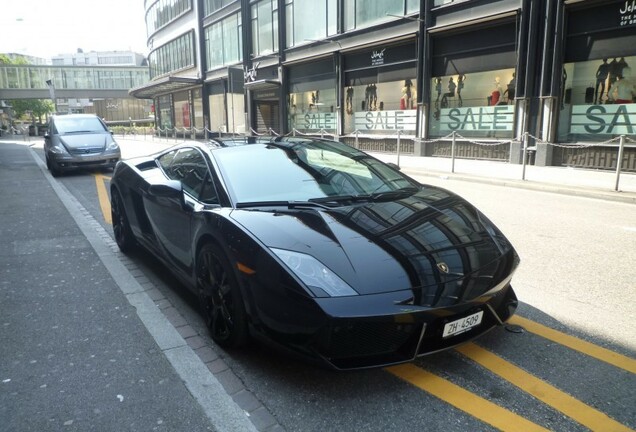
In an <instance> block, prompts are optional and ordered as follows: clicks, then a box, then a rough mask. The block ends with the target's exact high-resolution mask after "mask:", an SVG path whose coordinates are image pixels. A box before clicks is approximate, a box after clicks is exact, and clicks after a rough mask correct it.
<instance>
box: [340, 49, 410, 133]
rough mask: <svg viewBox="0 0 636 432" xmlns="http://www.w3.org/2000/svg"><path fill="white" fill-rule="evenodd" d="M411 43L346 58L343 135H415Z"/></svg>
mask: <svg viewBox="0 0 636 432" xmlns="http://www.w3.org/2000/svg"><path fill="white" fill-rule="evenodd" d="M415 46H416V45H415V43H409V44H406V45H396V46H389V47H380V48H376V49H373V50H369V51H363V52H360V53H357V54H351V55H349V56H346V57H345V59H344V62H345V88H344V89H343V94H344V98H345V103H344V133H345V134H350V133H354V132H356V131H358V132H359V133H361V134H375V135H394V134H397V133H398V131H399V132H400V133H401V134H404V135H415V131H416V119H417V109H416V108H417V105H416V101H417V95H416V93H415V92H416V89H417V79H416V77H417V74H416V61H415V58H416V49H415Z"/></svg>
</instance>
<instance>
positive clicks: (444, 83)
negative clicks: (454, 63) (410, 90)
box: [429, 68, 515, 138]
mask: <svg viewBox="0 0 636 432" xmlns="http://www.w3.org/2000/svg"><path fill="white" fill-rule="evenodd" d="M514 97H515V70H514V68H511V69H499V70H493V71H486V72H475V73H471V74H456V75H447V76H440V77H434V78H433V79H432V80H431V101H430V106H431V115H430V121H429V135H430V136H433V137H441V136H446V135H448V134H450V133H451V132H453V131H455V132H457V133H459V134H460V135H464V136H471V137H488V138H512V137H513V134H514V113H515V105H514Z"/></svg>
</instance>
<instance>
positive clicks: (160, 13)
mask: <svg viewBox="0 0 636 432" xmlns="http://www.w3.org/2000/svg"><path fill="white" fill-rule="evenodd" d="M190 2H191V0H158V1H157V2H155V3H154V4H153V5H152V6H150V8H149V9H148V12H147V13H146V29H147V31H148V36H150V35H152V34H153V33H154V32H155V31H157V30H158V29H160V28H161V27H163V26H165V25H166V24H168V23H169V22H171V21H174V20H175V19H176V18H178V17H180V16H181V15H182V14H184V13H185V12H187V11H189V10H190V9H191V8H192V5H191V4H190Z"/></svg>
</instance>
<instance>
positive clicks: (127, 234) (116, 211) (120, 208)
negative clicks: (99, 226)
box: [110, 189, 137, 253]
mask: <svg viewBox="0 0 636 432" xmlns="http://www.w3.org/2000/svg"><path fill="white" fill-rule="evenodd" d="M110 214H111V218H112V221H113V234H114V235H115V241H116V242H117V246H118V247H119V250H120V251H122V252H124V253H128V252H130V251H132V250H133V249H135V247H136V246H137V241H136V240H135V237H134V235H133V233H132V230H131V229H130V223H129V222H128V216H127V215H126V209H125V207H124V200H123V198H122V197H121V194H120V193H119V191H118V190H116V189H113V190H112V192H111V203H110Z"/></svg>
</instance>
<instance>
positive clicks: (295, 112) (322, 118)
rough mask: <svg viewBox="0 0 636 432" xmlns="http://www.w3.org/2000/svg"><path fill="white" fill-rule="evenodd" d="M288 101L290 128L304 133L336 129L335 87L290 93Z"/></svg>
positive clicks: (333, 130)
mask: <svg viewBox="0 0 636 432" xmlns="http://www.w3.org/2000/svg"><path fill="white" fill-rule="evenodd" d="M288 102H289V108H288V113H289V128H290V129H296V130H298V131H300V132H303V133H315V132H319V131H321V130H325V131H328V132H335V131H336V126H337V119H338V112H337V109H336V106H337V103H336V90H335V89H334V88H333V87H332V88H325V89H321V90H312V91H304V92H296V93H290V95H289V100H288Z"/></svg>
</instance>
